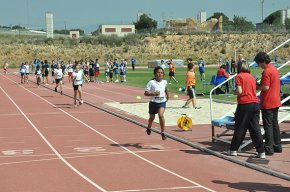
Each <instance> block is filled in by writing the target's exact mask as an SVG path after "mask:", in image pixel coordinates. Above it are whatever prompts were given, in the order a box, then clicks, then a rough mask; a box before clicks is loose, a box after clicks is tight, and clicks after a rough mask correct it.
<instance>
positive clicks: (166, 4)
mask: <svg viewBox="0 0 290 192" xmlns="http://www.w3.org/2000/svg"><path fill="white" fill-rule="evenodd" d="M261 1H262V0H0V2H1V6H0V25H2V26H10V25H12V26H14V25H21V26H24V27H27V28H30V29H34V30H39V29H45V13H46V12H51V13H53V18H54V29H65V28H66V29H73V28H80V29H83V30H85V33H87V34H88V33H90V32H92V31H94V30H96V29H97V26H99V25H101V24H132V23H133V22H136V20H137V13H138V12H139V11H141V12H143V13H146V14H148V15H149V14H150V17H151V18H153V19H154V20H156V21H157V22H158V26H160V27H161V26H164V20H168V19H174V18H195V19H196V18H197V14H198V12H199V11H206V14H207V18H208V17H210V16H212V15H213V13H215V12H222V13H224V14H225V15H226V16H227V17H229V18H230V20H232V19H233V16H234V15H237V16H241V17H245V18H246V19H247V20H248V21H251V22H253V23H254V24H255V23H259V22H261V20H262V3H261ZM263 5H264V6H263V13H264V14H263V15H264V18H265V17H267V16H268V15H269V14H271V13H273V12H274V11H277V10H281V9H287V8H289V9H290V0H264V3H263Z"/></svg>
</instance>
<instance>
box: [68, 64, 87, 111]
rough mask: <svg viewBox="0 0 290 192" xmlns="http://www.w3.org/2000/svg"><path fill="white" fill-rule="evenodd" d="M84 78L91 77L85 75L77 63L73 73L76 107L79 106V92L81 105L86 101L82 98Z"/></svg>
mask: <svg viewBox="0 0 290 192" xmlns="http://www.w3.org/2000/svg"><path fill="white" fill-rule="evenodd" d="M84 78H85V79H86V80H87V81H89V79H88V78H87V77H86V76H85V75H84V73H83V71H82V70H80V66H79V65H78V64H77V65H76V68H75V71H74V72H73V74H72V81H73V89H74V105H75V107H76V106H77V94H79V105H81V104H83V103H84V101H83V99H82V86H83V79H84Z"/></svg>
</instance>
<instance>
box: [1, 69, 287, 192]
mask: <svg viewBox="0 0 290 192" xmlns="http://www.w3.org/2000/svg"><path fill="white" fill-rule="evenodd" d="M19 81H20V80H19V77H16V76H15V75H12V74H8V75H6V76H4V75H2V74H1V75H0V97H1V100H0V106H1V107H0V120H1V126H0V152H1V156H0V178H1V179H0V187H1V190H0V191H3V192H10V191H11V192H18V191H19V192H24V191H25V192H26V191H27V192H34V191H35V192H40V191H41V192H49V191H53V192H56V191H59V192H74V191H76V192H80V191H84V192H89V191H180V192H187V191H192V192H197V191H223V192H224V191H279V192H280V191H285V192H286V191H290V182H289V181H285V180H282V179H278V178H276V177H272V176H269V175H265V174H263V173H260V172H257V171H254V170H251V169H248V168H245V167H242V166H239V165H236V164H233V163H230V162H228V161H225V160H222V159H220V158H217V157H215V156H211V155H208V154H206V153H203V152H200V151H198V150H195V149H192V148H190V147H188V146H185V145H183V144H181V143H178V142H176V141H173V140H170V139H168V140H166V141H162V140H161V137H160V135H158V134H155V133H152V135H151V136H147V135H146V133H145V130H144V129H143V128H141V127H140V126H137V125H135V124H133V123H130V122H128V121H125V120H122V119H120V118H118V117H115V116H112V115H110V114H108V113H105V112H103V111H101V110H98V109H96V108H93V107H91V106H88V105H86V104H84V105H82V106H79V107H77V108H74V107H73V105H72V103H73V100H72V99H71V98H69V97H67V96H61V95H60V94H59V93H55V92H54V91H52V90H49V89H47V88H44V87H40V88H36V85H35V84H34V83H29V84H19ZM50 87H52V86H51V85H50ZM84 91H85V92H87V94H84V99H85V100H86V101H90V102H91V103H95V104H97V105H98V106H102V107H104V106H105V104H104V102H109V101H122V102H129V101H132V100H134V99H135V96H136V95H141V94H142V93H143V90H142V89H137V88H136V89H135V88H131V87H126V86H123V85H120V84H106V85H104V84H85V85H84ZM64 93H66V94H68V95H72V93H73V91H72V87H71V85H69V84H68V83H66V84H65V89H64ZM131 118H135V119H137V120H138V121H140V122H143V123H146V121H145V120H142V119H138V118H137V117H131Z"/></svg>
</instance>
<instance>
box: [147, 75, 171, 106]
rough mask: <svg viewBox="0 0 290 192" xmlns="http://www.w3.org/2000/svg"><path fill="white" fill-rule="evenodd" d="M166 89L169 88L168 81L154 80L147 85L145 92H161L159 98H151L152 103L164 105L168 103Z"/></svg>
mask: <svg viewBox="0 0 290 192" xmlns="http://www.w3.org/2000/svg"><path fill="white" fill-rule="evenodd" d="M166 87H167V81H166V80H161V81H160V82H159V81H156V80H155V79H152V80H150V81H149V82H148V83H147V86H146V88H145V91H148V92H149V93H154V92H156V91H159V92H160V94H159V96H150V101H151V102H155V103H163V102H165V101H166V94H165V90H166Z"/></svg>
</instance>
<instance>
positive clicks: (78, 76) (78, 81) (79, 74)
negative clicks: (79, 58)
mask: <svg viewBox="0 0 290 192" xmlns="http://www.w3.org/2000/svg"><path fill="white" fill-rule="evenodd" d="M72 76H73V78H75V80H74V85H82V84H83V71H81V70H79V71H78V72H76V71H75V72H73V74H72Z"/></svg>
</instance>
